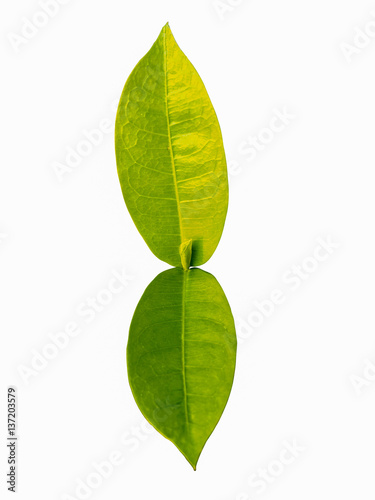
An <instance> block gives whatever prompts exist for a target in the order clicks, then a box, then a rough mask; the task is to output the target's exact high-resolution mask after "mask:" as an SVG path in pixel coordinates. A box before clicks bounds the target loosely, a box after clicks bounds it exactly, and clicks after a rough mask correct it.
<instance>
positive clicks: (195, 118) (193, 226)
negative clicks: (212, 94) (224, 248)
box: [115, 25, 228, 269]
mask: <svg viewBox="0 0 375 500" xmlns="http://www.w3.org/2000/svg"><path fill="white" fill-rule="evenodd" d="M115 146H116V160H117V169H118V175H119V179H120V184H121V188H122V192H123V195H124V199H125V202H126V205H127V207H128V210H129V212H130V214H131V216H132V218H133V221H134V222H135V225H136V226H137V228H138V230H139V232H140V233H141V235H142V236H143V238H144V239H145V241H146V243H147V245H148V246H149V247H150V249H151V250H152V252H153V253H154V254H155V255H156V256H157V257H158V258H159V259H161V260H163V261H165V262H168V263H169V264H171V265H172V266H178V267H184V268H185V269H186V268H188V267H189V266H190V265H191V266H198V265H201V264H204V263H205V262H207V260H208V259H209V258H210V257H211V255H212V254H213V252H214V251H215V249H216V247H217V245H218V243H219V240H220V237H221V234H222V230H223V227H224V222H225V217H226V213H227V207H228V180H227V168H226V160H225V153H224V148H223V141H222V136H221V131H220V127H219V123H218V121H217V117H216V114H215V111H214V109H213V107H212V104H211V101H210V99H209V97H208V94H207V91H206V89H205V87H204V85H203V82H202V80H201V79H200V77H199V75H198V73H197V72H196V70H195V69H194V67H193V65H192V64H191V63H190V61H189V60H188V58H187V57H186V56H185V55H184V54H183V52H182V51H181V50H180V48H179V47H178V45H177V44H176V42H175V39H174V37H173V35H172V33H171V30H170V28H169V26H168V25H166V26H165V27H164V28H163V29H162V31H161V33H160V35H159V37H158V39H157V40H156V42H155V43H154V45H153V46H152V48H151V49H150V51H149V52H148V53H147V54H146V55H145V56H144V57H143V59H141V61H140V62H139V63H138V64H137V66H136V67H135V68H134V70H133V72H132V73H131V75H130V77H129V79H128V81H127V82H126V85H125V87H124V90H123V93H122V96H121V99H120V103H119V107H118V112H117V118H116V132H115ZM190 240H191V242H190ZM189 245H190V249H191V250H190V254H189V252H186V249H189ZM181 251H182V252H183V254H181ZM189 259H190V261H189Z"/></svg>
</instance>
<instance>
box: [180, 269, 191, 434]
mask: <svg viewBox="0 0 375 500" xmlns="http://www.w3.org/2000/svg"><path fill="white" fill-rule="evenodd" d="M188 272H189V271H183V278H182V280H183V281H182V318H181V319H182V328H181V359H182V382H183V386H184V407H185V421H186V427H187V428H188V427H189V418H188V409H187V389H186V360H185V297H186V280H187V274H188Z"/></svg>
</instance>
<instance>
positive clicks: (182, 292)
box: [127, 268, 236, 469]
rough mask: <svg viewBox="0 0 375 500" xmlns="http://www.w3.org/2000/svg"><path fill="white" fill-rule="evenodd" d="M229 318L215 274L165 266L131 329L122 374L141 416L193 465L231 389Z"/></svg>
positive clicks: (232, 345)
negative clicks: (126, 372) (166, 269)
mask: <svg viewBox="0 0 375 500" xmlns="http://www.w3.org/2000/svg"><path fill="white" fill-rule="evenodd" d="M235 360H236V334H235V327H234V321H233V316H232V313H231V310H230V307H229V304H228V301H227V299H226V297H225V295H224V292H223V290H222V288H221V287H220V285H219V283H218V282H217V281H216V279H215V278H214V277H213V276H212V275H211V274H209V273H206V272H204V271H201V270H200V269H190V270H189V271H183V270H182V269H178V268H175V269H170V270H168V271H164V272H162V273H161V274H159V275H158V276H157V277H156V278H155V279H154V281H152V282H151V284H150V285H149V286H148V288H147V289H146V291H145V292H144V294H143V296H142V298H141V300H140V301H139V304H138V306H137V308H136V311H135V313H134V316H133V320H132V323H131V326H130V333H129V341H128V347H127V362H128V375H129V382H130V386H131V389H132V392H133V395H134V398H135V400H136V402H137V404H138V406H139V408H140V410H141V411H142V413H143V415H144V416H145V417H146V419H147V420H148V421H149V422H150V423H151V424H152V425H153V426H154V427H155V428H156V429H157V430H158V431H159V432H160V433H161V434H163V435H164V436H165V437H166V438H168V439H170V440H171V441H172V442H173V443H174V444H175V445H176V446H177V447H178V449H179V450H180V451H181V452H182V453H183V454H184V456H185V457H186V458H187V460H188V461H189V462H190V464H191V465H192V466H193V468H194V469H195V467H196V464H197V461H198V458H199V455H200V453H201V451H202V448H203V446H204V444H205V443H206V441H207V439H208V437H209V436H210V434H211V432H212V431H213V429H214V428H215V426H216V424H217V422H218V421H219V419H220V416H221V414H222V412H223V410H224V407H225V405H226V403H227V400H228V397H229V393H230V391H231V387H232V383H233V376H234V369H235Z"/></svg>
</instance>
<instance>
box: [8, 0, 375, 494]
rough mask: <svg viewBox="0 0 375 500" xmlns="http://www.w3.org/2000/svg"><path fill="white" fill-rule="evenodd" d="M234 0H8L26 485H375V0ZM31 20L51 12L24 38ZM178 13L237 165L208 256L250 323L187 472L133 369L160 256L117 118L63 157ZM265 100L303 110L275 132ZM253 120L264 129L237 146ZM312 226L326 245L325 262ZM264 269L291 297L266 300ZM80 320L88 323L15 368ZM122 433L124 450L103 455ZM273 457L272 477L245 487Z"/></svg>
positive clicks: (11, 242)
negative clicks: (131, 357)
mask: <svg viewBox="0 0 375 500" xmlns="http://www.w3.org/2000/svg"><path fill="white" fill-rule="evenodd" d="M222 3H223V5H224V6H225V5H227V8H226V9H224V7H223V5H221V9H220V6H219V5H216V6H215V4H214V2H213V1H212V0H190V1H189V2H181V1H176V0H169V1H167V0H160V1H158V2H156V1H154V0H147V1H146V0H138V1H132V2H129V1H119V0H118V1H116V0H106V1H105V2H104V1H99V0H90V1H89V0H70V1H66V2H65V5H59V7H58V9H57V12H56V15H54V17H52V18H47V20H46V19H45V18H44V17H43V15H42V17H41V16H40V15H39V14H38V13H40V12H41V7H40V6H39V3H38V1H34V0H33V1H31V0H18V1H17V2H2V4H1V7H0V19H1V46H0V52H1V74H2V77H1V92H0V104H1V139H2V141H1V142H2V146H1V150H0V155H1V170H0V172H1V173H0V176H1V178H0V294H1V295H0V304H1V315H0V322H1V326H0V331H1V350H0V352H1V359H0V366H1V392H0V395H1V398H0V400H1V408H0V410H1V418H0V422H1V427H2V433H1V435H2V436H3V439H2V440H1V447H2V450H1V465H2V467H1V470H2V476H1V491H2V493H1V495H3V494H4V492H5V491H6V484H5V472H6V470H7V465H6V458H7V456H6V406H5V403H6V389H7V386H9V385H15V386H17V388H18V402H19V404H18V420H19V422H18V435H19V442H18V498H20V499H22V500H30V499H38V500H51V499H64V500H66V499H70V500H71V499H72V498H75V499H79V498H93V499H95V500H101V499H108V498H111V500H120V499H121V500H122V499H124V498H131V499H132V500H146V499H149V498H157V499H159V498H160V499H163V500H175V499H176V498H179V499H180V500H185V499H186V500H191V499H192V498H194V499H196V500H206V499H209V500H221V499H223V500H224V499H226V500H227V499H228V500H232V499H233V500H248V499H252V500H253V499H256V498H258V497H259V498H261V497H263V498H265V499H270V500H271V499H278V500H279V499H282V500H287V499H288V500H292V499H296V500H297V499H298V500H299V499H301V498H303V499H304V500H310V499H311V500H312V499H316V498H327V499H329V498H340V499H353V498H360V499H361V500H370V499H371V500H373V498H374V494H375V485H374V481H373V475H374V466H375V456H374V448H375V431H374V421H375V404H374V397H375V380H374V379H375V371H374V370H375V365H373V364H372V363H375V316H374V312H373V311H374V283H375V270H374V255H375V239H374V209H375V200H374V158H375V149H374V137H375V136H374V132H375V130H374V129H375V121H374V116H375V99H374V89H375V69H374V68H375V66H374V59H375V23H374V21H375V3H370V2H367V1H363V0H328V1H327V0H316V1H315V2H302V1H301V0H283V1H280V0H243V1H242V2H241V0H223V2H222ZM372 11H373V12H374V15H372V14H371V12H372ZM33 20H34V21H35V22H36V23H37V24H38V23H39V24H43V23H44V21H45V25H44V26H41V27H37V28H36V31H35V32H33V31H32V29H31V30H30V27H29V31H28V32H27V33H28V36H29V38H28V39H27V38H24V41H23V43H20V44H19V43H15V42H14V40H15V38H14V36H15V35H17V36H23V35H22V30H25V28H24V26H25V23H26V24H27V22H28V21H31V22H33ZM167 21H169V22H170V26H171V29H172V31H173V33H174V35H175V37H176V40H177V42H178V43H179V45H180V46H181V48H182V49H183V50H184V51H185V53H186V54H187V56H188V57H189V58H190V60H191V61H192V62H193V64H194V65H195V67H196V68H197V70H198V72H199V73H200V75H201V77H202V79H203V81H204V82H205V84H206V87H207V89H208V92H209V94H210V96H211V99H212V101H213V104H214V106H215V109H216V111H217V114H218V117H219V120H220V124H221V127H222V131H223V136H224V142H225V147H226V152H227V157H228V163H230V165H231V175H230V208H229V213H228V218H227V222H226V226H225V230H224V234H223V237H222V240H221V242H220V245H219V247H218V249H217V251H216V253H215V255H214V256H213V258H212V259H211V260H210V261H209V262H208V263H207V264H206V265H205V266H204V269H205V270H207V271H209V272H212V273H213V274H214V275H215V277H216V278H217V279H218V280H219V282H220V283H221V285H222V287H223V288H224V291H225V293H226V295H227V297H228V300H229V302H230V304H231V306H232V310H233V314H234V316H235V319H236V322H237V325H238V334H239V335H240V336H241V338H240V339H239V340H241V342H239V348H238V364H237V372H236V377H235V382H234V386H233V391H232V394H231V397H230V400H229V403H228V406H227V408H226V410H225V412H224V414H223V417H222V419H221V421H220V423H219V425H218V426H217V428H216V430H215V432H214V433H213V435H212V437H211V438H210V439H209V441H208V443H207V445H206V447H205V448H204V450H203V453H202V455H201V458H200V460H199V463H198V470H197V472H193V470H192V468H191V467H190V465H189V464H188V463H187V462H186V460H185V459H184V457H183V456H182V455H181V454H180V453H179V451H178V450H177V449H176V448H175V447H174V446H173V445H172V444H171V443H170V442H169V441H167V440H165V439H164V438H163V437H161V436H160V435H158V434H157V433H156V432H155V431H154V432H150V431H149V428H148V427H147V428H146V427H145V428H143V427H142V426H143V425H144V424H143V423H144V419H143V417H142V415H141V414H140V412H139V410H138V408H137V406H136V404H135V403H134V400H133V398H132V395H131V392H130V389H129V386H128V382H127V374H126V365H125V348H126V342H127V334H128V333H127V332H128V327H129V323H130V320H131V317H132V314H133V311H134V309H135V307H136V304H137V302H138V300H139V298H140V296H141V294H142V293H143V291H144V289H145V288H146V286H147V285H148V283H149V282H150V281H151V280H152V279H153V278H154V277H155V276H156V275H157V274H158V273H159V272H161V271H162V270H164V269H166V268H167V266H166V265H165V264H164V263H163V262H160V261H158V260H157V259H156V258H155V257H154V256H153V255H152V253H151V252H150V251H149V249H148V248H147V246H146V245H145V243H144V241H143V240H142V238H141V236H140V235H139V233H138V231H137V230H136V228H135V226H134V225H133V223H132V221H131V218H130V216H129V214H128V212H127V210H126V207H125V204H124V202H123V199H122V195H121V191H120V187H119V183H118V179H117V173H116V165H115V156H114V146H113V132H112V131H110V132H108V130H107V132H106V133H105V134H103V139H102V141H101V142H100V144H98V145H96V146H93V147H92V151H91V152H90V154H88V155H87V156H86V157H84V158H81V162H80V164H79V165H77V166H76V167H75V168H74V169H72V171H70V172H67V173H65V174H64V175H63V176H62V178H61V179H60V181H59V179H58V176H57V175H56V171H55V170H56V162H60V163H65V162H66V155H67V148H73V149H75V150H76V149H77V146H78V144H79V143H80V141H82V140H84V139H85V137H84V131H85V130H86V131H91V130H93V129H97V128H98V126H99V124H101V123H102V121H103V120H105V121H106V122H105V123H107V126H108V124H109V125H113V122H114V118H115V106H114V103H115V104H116V103H117V101H118V99H119V96H120V93H121V91H122V88H123V85H124V83H125V80H126V78H127V77H128V75H129V73H130V72H131V70H132V69H133V67H134V66H135V64H136V63H137V62H138V60H139V59H140V58H141V57H142V56H143V55H144V54H145V53H146V52H147V50H148V49H149V48H150V47H151V45H152V43H153V42H154V40H155V39H156V37H157V36H158V34H159V31H160V30H161V28H162V26H163V25H164V24H165V23H166V22H167ZM358 29H360V30H364V29H367V31H368V33H369V34H371V36H367V35H366V34H365V35H363V33H362V34H361V31H358ZM12 40H13V42H12ZM19 40H20V39H18V42H19ZM344 43H346V44H351V46H352V48H350V49H349V48H348V47H349V45H347V46H345V45H343V44H344ZM17 49H18V50H17ZM344 52H345V53H344ZM348 53H351V55H348ZM275 110H279V111H282V110H287V113H289V115H293V118H292V119H290V120H289V123H288V124H286V125H285V127H284V128H283V130H280V131H279V132H277V133H275V134H274V137H271V136H270V133H269V131H268V132H267V131H266V132H265V131H264V130H263V129H264V128H265V127H266V128H267V127H269V124H270V123H271V121H272V118H273V117H274V116H275ZM278 124H279V125H280V122H278ZM259 134H260V137H263V138H264V137H266V138H267V140H268V143H267V144H263V145H262V146H263V149H261V150H260V151H257V153H256V155H255V154H254V152H253V153H252V154H251V157H250V153H247V154H244V141H246V140H247V139H248V138H249V137H250V136H253V137H257V136H259ZM319 238H322V239H323V240H327V238H328V239H330V240H331V241H332V242H334V243H335V249H334V250H332V252H331V253H330V254H326V256H327V259H326V260H324V261H322V262H317V261H316V260H315V264H314V252H315V250H316V249H317V247H318V246H319V242H318V240H319ZM336 247H337V248H336ZM319 255H323V252H321V253H320V254H319ZM306 259H307V260H306ZM298 265H304V266H305V267H306V268H308V269H309V271H308V272H307V273H306V272H304V271H303V272H304V274H303V276H304V278H303V279H302V278H300V279H296V280H295V281H294V283H295V289H292V288H294V287H293V286H292V285H291V283H289V284H288V283H287V282H288V278H286V277H285V276H289V278H290V274H289V275H288V274H285V273H290V271H289V269H291V268H292V266H298ZM113 271H115V272H118V273H120V274H121V273H122V272H123V271H124V272H125V274H126V276H128V277H130V278H131V279H128V281H127V283H126V286H123V288H122V291H121V292H120V293H117V294H115V295H113V297H112V300H109V302H108V304H107V305H106V306H105V307H104V308H103V310H102V311H100V312H98V313H96V314H95V315H94V316H95V317H94V318H93V319H92V321H90V322H87V321H86V320H87V319H88V317H87V316H86V317H83V316H80V315H79V313H78V308H79V307H80V306H81V307H82V303H85V302H86V301H87V300H88V299H89V298H90V297H95V296H97V295H98V294H99V296H100V297H103V296H104V295H103V294H105V292H103V290H104V289H106V288H107V287H108V285H109V283H113V282H111V279H112V278H113V274H112V273H113ZM283 277H284V278H283ZM297 283H298V285H300V286H298V287H297ZM117 286H118V287H119V282H117ZM274 289H279V290H281V292H282V294H283V297H284V299H285V300H284V301H283V303H282V304H279V305H277V306H275V307H274V310H273V311H271V312H272V314H268V317H265V316H264V315H263V316H259V314H258V315H257V314H254V311H257V309H256V306H255V304H254V301H264V300H265V299H269V298H270V295H271V293H272V292H273V290H274ZM107 298H108V295H107ZM86 307H87V306H86ZM254 318H257V319H258V323H259V324H258V326H256V327H253V328H252V335H250V331H251V330H250V328H251V325H250V322H251V321H253V320H254ZM71 322H75V323H76V324H77V325H78V327H79V328H80V330H79V332H80V333H79V334H78V335H77V336H76V337H74V338H71V339H70V341H69V342H68V344H67V345H66V347H65V348H64V349H60V350H59V351H58V352H57V354H56V353H55V354H56V356H55V358H54V359H50V360H48V361H46V363H45V366H43V367H41V366H39V370H37V371H35V372H33V374H32V375H30V374H29V376H27V377H26V376H25V375H24V376H21V372H22V371H24V370H25V369H29V370H30V369H32V365H31V364H32V362H33V357H34V356H35V353H36V352H38V353H41V352H42V350H43V349H45V347H46V345H48V344H50V343H51V339H50V335H51V334H57V333H59V332H61V331H63V330H64V329H65V327H66V325H67V324H68V323H71ZM245 337H246V338H245ZM47 350H48V348H47ZM34 363H35V360H34ZM25 367H26V368H25ZM293 441H294V442H295V443H297V445H298V450H299V451H297V452H296V453H295V455H296V456H295V457H294V458H293V456H292V455H290V454H289V455H288V458H289V460H288V462H290V463H288V464H283V463H282V462H281V461H280V457H285V453H286V452H285V451H284V450H285V449H286V446H287V445H286V444H285V443H286V442H288V443H289V444H291V443H293ZM115 451H118V457H120V459H121V461H122V463H121V464H117V465H115V466H114V467H113V471H112V473H111V474H108V476H109V477H107V478H104V479H103V478H102V477H101V476H100V477H99V480H98V476H95V475H94V476H92V474H93V473H95V466H94V465H93V464H94V463H101V462H103V461H108V459H109V457H110V456H111V457H112V453H113V452H115ZM112 458H113V457H112ZM284 462H285V460H284ZM261 469H265V470H266V471H267V474H268V479H266V480H262V481H261V484H262V486H260V484H259V482H258V483H256V484H257V485H258V486H256V487H254V478H257V477H258V474H262V472H261ZM90 475H91V476H90ZM88 478H89V479H88ZM95 478H96V480H98V482H100V483H101V484H100V485H97V484H95V488H94V487H91V488H90V489H89V490H87V489H86V492H82V488H81V490H78V491H77V487H78V485H79V484H80V485H81V487H82V482H84V483H85V484H87V481H89V482H90V481H91V484H93V482H94V483H95ZM251 478H253V479H251ZM261 490H262V492H261ZM84 493H85V494H86V496H85V494H84ZM8 495H9V498H10V495H11V494H10V493H9V494H8Z"/></svg>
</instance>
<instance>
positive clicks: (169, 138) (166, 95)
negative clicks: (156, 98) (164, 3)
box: [164, 29, 184, 244]
mask: <svg viewBox="0 0 375 500" xmlns="http://www.w3.org/2000/svg"><path fill="white" fill-rule="evenodd" d="M167 67H168V64H167V33H166V31H165V29H164V74H165V112H166V117H167V131H168V142H169V151H170V155H171V163H172V174H173V182H174V188H175V192H176V202H177V212H178V223H179V228H180V244H181V243H182V242H183V241H184V240H183V236H182V233H183V231H182V217H181V208H180V196H179V194H178V189H177V176H176V166H175V162H174V156H173V147H172V139H171V127H170V121H169V110H168V78H167Z"/></svg>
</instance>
